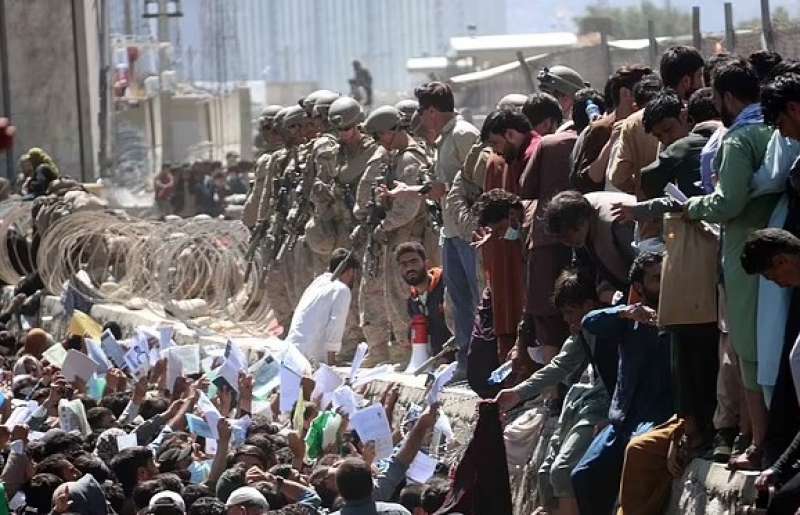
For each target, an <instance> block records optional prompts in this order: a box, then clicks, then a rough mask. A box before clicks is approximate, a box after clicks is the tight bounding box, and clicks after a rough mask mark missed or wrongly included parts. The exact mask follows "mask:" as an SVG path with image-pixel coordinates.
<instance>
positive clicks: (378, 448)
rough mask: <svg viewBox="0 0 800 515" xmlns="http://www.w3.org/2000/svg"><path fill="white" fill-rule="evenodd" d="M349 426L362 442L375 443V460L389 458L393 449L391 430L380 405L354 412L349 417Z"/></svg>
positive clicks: (384, 411)
mask: <svg viewBox="0 0 800 515" xmlns="http://www.w3.org/2000/svg"><path fill="white" fill-rule="evenodd" d="M350 426H352V427H353V429H355V430H356V433H358V438H359V439H360V440H361V441H362V442H370V441H373V442H375V458H377V459H379V460H383V459H386V458H389V457H391V455H392V450H393V449H394V444H393V442H392V429H391V427H389V419H388V418H386V410H385V409H384V407H383V406H382V405H380V404H372V405H370V406H368V407H366V408H364V409H361V410H358V411H356V412H355V413H353V415H352V416H351V417H350Z"/></svg>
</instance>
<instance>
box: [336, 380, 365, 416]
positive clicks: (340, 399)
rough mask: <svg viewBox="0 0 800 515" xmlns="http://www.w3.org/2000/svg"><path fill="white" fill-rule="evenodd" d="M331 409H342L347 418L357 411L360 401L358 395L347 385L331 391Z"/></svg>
mask: <svg viewBox="0 0 800 515" xmlns="http://www.w3.org/2000/svg"><path fill="white" fill-rule="evenodd" d="M332 401H333V409H335V410H337V409H339V408H342V410H344V412H345V413H347V415H348V416H349V417H352V416H353V413H355V412H356V410H358V405H359V403H360V399H359V396H358V394H356V392H354V391H353V389H352V388H350V387H349V386H347V385H342V386H340V387H339V388H337V389H336V390H334V391H333V398H332Z"/></svg>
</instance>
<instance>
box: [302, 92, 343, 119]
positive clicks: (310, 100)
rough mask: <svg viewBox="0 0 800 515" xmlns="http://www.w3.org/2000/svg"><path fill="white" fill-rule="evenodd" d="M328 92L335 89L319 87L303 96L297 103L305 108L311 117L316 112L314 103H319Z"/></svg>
mask: <svg viewBox="0 0 800 515" xmlns="http://www.w3.org/2000/svg"><path fill="white" fill-rule="evenodd" d="M328 93H333V91H330V90H327V89H318V90H316V91H313V92H311V93H309V94H308V95H306V96H305V97H303V98H301V99H300V100H299V101H298V102H297V103H298V104H299V105H300V107H302V108H303V109H304V110H305V112H306V115H307V116H309V117H311V116H312V115H313V114H314V105H315V104H316V103H317V100H318V99H319V98H320V97H321V96H323V95H325V94H328ZM333 94H335V93H333Z"/></svg>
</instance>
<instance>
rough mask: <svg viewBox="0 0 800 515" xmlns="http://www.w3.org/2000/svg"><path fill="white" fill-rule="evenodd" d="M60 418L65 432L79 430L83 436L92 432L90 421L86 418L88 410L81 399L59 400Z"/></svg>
mask: <svg viewBox="0 0 800 515" xmlns="http://www.w3.org/2000/svg"><path fill="white" fill-rule="evenodd" d="M58 420H59V423H60V424H61V429H62V430H63V431H64V432H65V433H69V432H70V431H79V432H80V433H81V434H83V436H88V435H89V434H90V433H91V432H92V428H91V427H89V421H88V420H87V419H86V410H85V409H84V408H83V403H82V402H81V401H80V399H73V400H71V401H68V400H66V399H61V400H60V401H58Z"/></svg>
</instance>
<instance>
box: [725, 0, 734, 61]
mask: <svg viewBox="0 0 800 515" xmlns="http://www.w3.org/2000/svg"><path fill="white" fill-rule="evenodd" d="M725 49H726V50H727V51H728V52H731V53H733V52H734V51H735V50H736V31H735V29H734V27H733V4H732V3H730V2H725Z"/></svg>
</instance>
